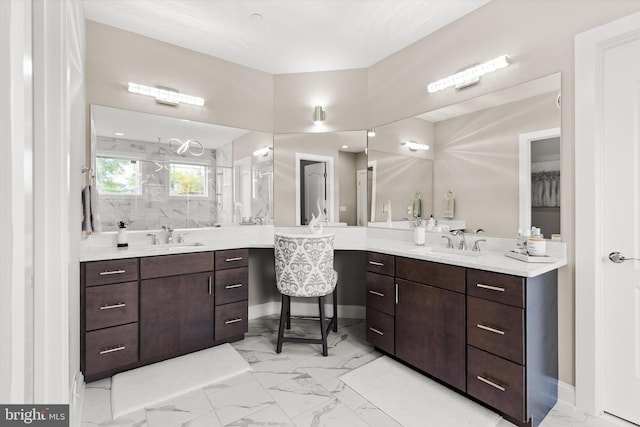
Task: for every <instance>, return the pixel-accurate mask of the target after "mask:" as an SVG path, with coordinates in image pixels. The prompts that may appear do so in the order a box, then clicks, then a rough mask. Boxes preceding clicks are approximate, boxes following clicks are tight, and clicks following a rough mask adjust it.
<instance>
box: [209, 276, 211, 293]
mask: <svg viewBox="0 0 640 427" xmlns="http://www.w3.org/2000/svg"><path fill="white" fill-rule="evenodd" d="M209 295H211V276H209Z"/></svg>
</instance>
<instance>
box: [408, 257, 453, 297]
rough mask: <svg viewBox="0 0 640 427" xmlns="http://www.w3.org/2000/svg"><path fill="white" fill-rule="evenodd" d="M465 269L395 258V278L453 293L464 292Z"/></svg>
mask: <svg viewBox="0 0 640 427" xmlns="http://www.w3.org/2000/svg"><path fill="white" fill-rule="evenodd" d="M465 275H466V273H465V268H464V267H457V266H453V265H446V264H438V263H436V262H430V261H423V260H419V259H411V258H402V257H396V277H400V278H402V279H407V280H410V281H412V282H416V283H422V284H425V285H430V286H435V287H437V288H442V289H446V290H448V291H454V292H460V293H464V292H465Z"/></svg>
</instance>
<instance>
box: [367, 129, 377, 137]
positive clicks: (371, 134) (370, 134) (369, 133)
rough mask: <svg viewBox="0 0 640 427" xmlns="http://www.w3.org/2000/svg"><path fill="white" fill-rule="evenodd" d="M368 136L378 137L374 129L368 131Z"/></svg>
mask: <svg viewBox="0 0 640 427" xmlns="http://www.w3.org/2000/svg"><path fill="white" fill-rule="evenodd" d="M367 136H368V137H372V136H376V130H375V129H374V128H371V129H367Z"/></svg>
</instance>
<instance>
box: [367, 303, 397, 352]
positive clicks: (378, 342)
mask: <svg viewBox="0 0 640 427" xmlns="http://www.w3.org/2000/svg"><path fill="white" fill-rule="evenodd" d="M367 342H370V343H371V344H373V345H374V346H376V347H378V348H379V349H380V350H382V351H386V352H387V353H389V354H395V345H394V344H395V337H394V318H393V316H389V315H388V314H385V313H382V312H380V311H378V310H373V309H371V308H368V307H367Z"/></svg>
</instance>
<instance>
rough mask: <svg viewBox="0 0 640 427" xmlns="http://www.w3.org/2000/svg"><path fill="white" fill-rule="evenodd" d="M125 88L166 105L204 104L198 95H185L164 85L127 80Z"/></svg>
mask: <svg viewBox="0 0 640 427" xmlns="http://www.w3.org/2000/svg"><path fill="white" fill-rule="evenodd" d="M127 90H128V91H129V92H131V93H136V94H139V95H146V96H151V97H153V98H155V99H156V102H158V103H160V104H167V105H174V106H177V105H180V104H189V105H195V106H196V107H202V106H204V99H203V98H201V97H199V96H193V95H187V94H185V93H180V92H178V91H176V90H174V89H170V88H164V87H151V86H145V85H141V84H138V83H132V82H129V86H128V88H127Z"/></svg>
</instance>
